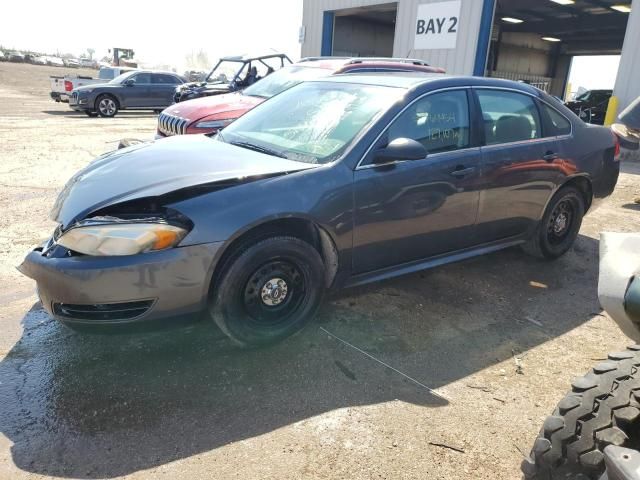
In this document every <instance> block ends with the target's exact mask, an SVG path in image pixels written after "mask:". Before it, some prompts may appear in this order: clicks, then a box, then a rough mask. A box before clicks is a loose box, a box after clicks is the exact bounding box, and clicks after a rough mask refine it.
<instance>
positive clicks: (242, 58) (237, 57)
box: [220, 53, 286, 62]
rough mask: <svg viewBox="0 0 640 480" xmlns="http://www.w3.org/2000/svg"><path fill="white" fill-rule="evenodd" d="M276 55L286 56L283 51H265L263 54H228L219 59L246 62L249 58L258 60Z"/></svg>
mask: <svg viewBox="0 0 640 480" xmlns="http://www.w3.org/2000/svg"><path fill="white" fill-rule="evenodd" d="M278 57H286V55H285V54H284V53H266V54H263V55H248V54H246V53H245V54H242V55H228V56H226V57H220V60H226V61H230V62H248V61H250V60H260V59H264V58H278Z"/></svg>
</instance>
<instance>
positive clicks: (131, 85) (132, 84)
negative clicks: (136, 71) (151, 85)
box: [124, 78, 136, 87]
mask: <svg viewBox="0 0 640 480" xmlns="http://www.w3.org/2000/svg"><path fill="white" fill-rule="evenodd" d="M124 84H125V85H126V86H127V87H133V86H134V85H135V84H136V81H135V79H133V78H130V79H128V80H126V81H125V82H124Z"/></svg>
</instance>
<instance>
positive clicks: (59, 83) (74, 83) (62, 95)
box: [49, 67, 135, 102]
mask: <svg viewBox="0 0 640 480" xmlns="http://www.w3.org/2000/svg"><path fill="white" fill-rule="evenodd" d="M129 70H135V69H134V68H131V67H104V68H101V69H100V71H99V72H98V78H93V77H86V76H82V75H65V76H64V77H61V76H57V75H52V76H50V77H49V80H50V81H51V93H49V95H50V96H51V98H52V99H53V100H55V101H56V102H69V96H70V95H71V92H72V91H73V89H74V88H77V87H81V86H83V85H91V84H93V83H107V82H109V81H110V80H113V79H114V78H116V77H117V76H118V75H121V74H123V73H125V72H128V71H129Z"/></svg>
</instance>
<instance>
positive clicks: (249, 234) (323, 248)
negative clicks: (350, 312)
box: [211, 218, 338, 287]
mask: <svg viewBox="0 0 640 480" xmlns="http://www.w3.org/2000/svg"><path fill="white" fill-rule="evenodd" d="M275 236H288V237H296V238H299V239H300V240H303V241H305V242H307V243H309V244H310V245H311V246H313V248H315V249H316V250H317V251H318V253H319V254H320V256H321V257H322V260H323V262H324V264H325V270H326V275H325V284H326V287H329V286H331V284H332V283H333V279H334V278H335V276H336V273H337V271H338V252H337V249H336V247H335V244H334V243H333V240H332V239H331V236H330V235H329V234H328V233H327V232H326V231H325V230H324V229H323V228H322V227H320V226H318V225H316V224H315V223H313V222H312V221H310V220H305V219H302V218H281V219H277V220H272V221H269V222H266V223H263V224H260V225H258V226H256V227H254V228H252V229H250V230H248V231H246V232H244V233H243V234H242V235H240V236H239V237H238V238H236V239H234V240H233V241H232V242H231V244H229V245H228V246H227V247H226V248H225V250H224V252H223V254H222V256H221V257H220V259H219V260H218V263H217V264H216V267H215V270H214V272H213V276H212V278H211V287H213V286H214V285H215V283H216V282H217V281H218V279H219V277H220V275H221V274H222V272H223V270H224V268H225V266H226V264H227V263H228V262H229V261H230V260H232V259H233V258H234V257H235V256H236V255H238V254H239V253H240V252H242V251H243V250H246V249H247V248H249V247H250V246H251V245H253V244H255V243H257V242H259V241H261V240H264V239H266V238H269V237H275Z"/></svg>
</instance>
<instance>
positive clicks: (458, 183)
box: [353, 89, 481, 274]
mask: <svg viewBox="0 0 640 480" xmlns="http://www.w3.org/2000/svg"><path fill="white" fill-rule="evenodd" d="M470 117H471V115H470V111H469V94H468V92H467V90H465V89H460V90H451V91H446V92H440V93H433V94H428V95H425V96H423V97H421V98H419V99H418V100H416V101H414V102H413V103H412V104H411V105H410V106H409V107H408V108H407V109H405V110H404V112H403V113H402V114H401V115H400V116H399V117H398V118H397V119H396V120H395V121H394V122H393V123H392V124H391V125H390V126H389V128H388V129H387V131H386V132H385V133H383V135H382V136H381V138H380V140H379V141H378V142H377V144H376V145H374V147H373V148H372V149H371V151H370V152H369V154H368V155H367V156H366V157H365V158H364V160H363V162H362V164H361V165H360V166H359V167H358V168H357V169H356V171H355V172H354V195H355V199H354V201H355V213H354V216H355V227H354V239H353V243H354V252H353V273H354V274H360V273H366V272H371V271H374V270H378V269H382V268H385V267H390V266H394V265H400V264H404V263H408V262H413V261H418V260H422V259H426V258H429V257H433V256H437V255H440V254H444V253H448V252H452V251H455V250H460V249H464V248H467V247H469V246H471V245H473V242H474V238H473V229H474V228H473V227H474V224H475V221H476V216H477V211H478V198H479V192H478V189H477V188H476V184H477V179H478V177H479V172H480V158H481V154H480V148H479V147H474V146H473V145H472V141H471V138H472V137H471V128H470V125H471V124H472V122H471V121H470ZM396 138H411V139H413V140H417V141H419V142H421V143H422V144H423V145H424V146H425V148H426V150H427V152H428V154H427V157H426V158H424V159H421V160H411V161H398V162H392V163H390V164H386V165H375V164H374V163H373V162H372V160H373V156H374V155H375V150H376V149H378V148H381V147H384V146H385V145H386V144H388V143H389V142H391V141H392V140H394V139H396Z"/></svg>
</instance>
